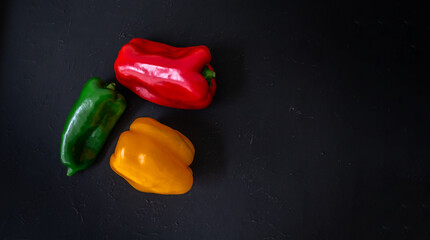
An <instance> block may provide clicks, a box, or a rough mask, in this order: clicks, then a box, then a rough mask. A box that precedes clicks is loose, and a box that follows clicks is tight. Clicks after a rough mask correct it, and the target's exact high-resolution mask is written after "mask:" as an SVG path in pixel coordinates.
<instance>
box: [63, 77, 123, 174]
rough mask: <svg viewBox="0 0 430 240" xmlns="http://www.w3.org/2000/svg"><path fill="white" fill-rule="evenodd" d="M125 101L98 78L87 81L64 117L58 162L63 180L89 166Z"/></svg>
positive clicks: (118, 116)
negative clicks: (61, 164)
mask: <svg viewBox="0 0 430 240" xmlns="http://www.w3.org/2000/svg"><path fill="white" fill-rule="evenodd" d="M126 105H127V104H126V101H125V98H124V96H122V95H121V94H120V93H118V92H117V91H116V90H115V84H114V83H110V84H106V83H104V81H103V80H101V79H100V78H91V79H89V80H88V81H87V83H86V84H85V86H84V87H83V89H82V92H81V95H80V96H79V99H78V100H77V101H76V103H75V105H74V106H73V108H72V110H71V111H70V113H69V116H68V117H67V120H66V124H65V126H64V130H63V134H62V138H61V151H60V154H61V162H62V163H63V164H64V165H65V166H66V167H67V176H72V175H73V174H75V173H76V172H77V171H81V170H84V169H86V168H88V167H89V166H91V164H93V162H94V161H95V160H96V158H97V155H98V154H99V152H100V150H101V149H102V147H103V145H104V143H105V141H106V139H107V137H108V136H109V133H110V132H111V131H112V129H113V127H114V126H115V124H116V122H117V121H118V119H119V118H120V117H121V115H122V114H123V112H124V110H125V107H126Z"/></svg>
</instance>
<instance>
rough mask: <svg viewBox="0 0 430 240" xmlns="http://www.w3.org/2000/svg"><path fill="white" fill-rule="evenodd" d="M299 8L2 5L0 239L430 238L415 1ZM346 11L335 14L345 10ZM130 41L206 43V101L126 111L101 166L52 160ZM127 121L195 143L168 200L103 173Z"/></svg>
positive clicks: (421, 40)
mask: <svg viewBox="0 0 430 240" xmlns="http://www.w3.org/2000/svg"><path fill="white" fill-rule="evenodd" d="M320 2H321V3H320V4H315V3H309V2H306V1H285V2H284V1H279V2H276V1H254V2H250V1H220V0H218V1H193V2H191V1H155V0H154V1H129V2H127V1H119V0H118V1H102V0H91V1H42V0H40V1H19V0H17V1H9V2H5V1H2V16H1V17H2V19H3V21H2V29H1V71H0V76H1V82H0V115H1V118H0V126H1V134H0V137H1V138H0V141H1V142H0V159H1V162H0V163H1V167H0V179H1V185H0V191H1V198H0V239H342V240H343V239H430V233H429V231H430V230H429V229H430V217H429V216H430V194H429V191H430V180H429V170H430V164H429V160H430V151H429V140H428V136H429V130H430V129H429V126H428V124H429V122H430V121H429V120H430V116H429V111H430V101H429V100H430V98H429V88H428V87H426V86H425V84H424V83H425V82H428V80H429V73H428V67H429V61H428V53H429V52H428V47H427V45H428V44H429V42H430V41H429V40H430V38H429V33H430V27H429V22H428V21H427V20H426V19H420V13H419V9H420V6H418V5H416V6H413V5H412V4H405V3H400V2H397V1H394V2H390V3H389V4H384V5H382V4H381V5H377V4H375V3H372V4H365V3H362V2H360V3H357V4H355V3H344V2H340V3H337V4H326V3H322V2H324V1H320ZM345 2H349V1H345ZM133 37H143V38H148V39H150V40H155V41H160V42H164V43H168V44H171V45H174V46H189V45H199V44H204V45H207V46H208V47H209V48H210V49H211V52H212V56H213V60H212V64H213V66H214V68H215V70H216V72H217V82H218V86H219V88H218V91H217V94H216V96H215V98H214V101H213V104H212V105H211V106H210V107H209V108H207V109H205V110H201V111H184V110H176V109H169V108H165V107H161V106H157V105H154V104H152V103H149V102H146V101H144V100H142V99H140V98H139V97H137V96H136V95H134V94H133V93H132V92H130V91H129V90H127V89H125V88H123V87H120V91H121V92H123V93H124V95H125V97H126V98H127V100H128V108H127V110H126V112H125V114H124V116H123V117H122V118H121V119H120V121H119V123H118V125H117V126H116V127H115V129H114V131H113V133H112V134H111V136H110V137H109V139H108V141H107V143H106V145H105V147H104V149H103V151H102V153H101V154H100V157H99V159H98V161H97V163H96V164H95V165H94V166H92V167H91V168H90V169H88V170H87V171H84V172H82V173H78V174H76V175H75V176H73V177H67V176H66V169H65V167H64V166H63V165H61V163H60V159H59V149H60V137H61V132H62V130H63V124H64V122H65V120H66V117H67V114H68V112H69V110H70V108H71V107H72V105H73V103H74V102H75V101H76V99H77V97H78V95H79V93H80V90H81V88H82V86H83V84H84V83H85V82H86V80H87V79H88V78H90V77H92V76H98V77H101V78H103V79H106V80H109V81H114V71H113V63H114V60H115V58H116V55H117V52H118V50H119V49H120V47H121V46H122V45H123V44H125V43H127V42H128V41H129V40H130V39H131V38H133ZM141 116H150V117H153V118H156V119H158V120H160V121H161V122H162V123H165V124H167V125H169V126H171V127H173V128H175V129H178V130H179V131H181V132H182V133H184V134H185V135H186V136H188V137H189V138H190V139H191V141H192V142H193V143H194V144H195V147H196V149H197V154H196V157H195V160H194V163H193V165H192V169H193V170H194V173H195V174H194V175H195V184H194V186H193V188H192V190H191V191H190V192H189V193H188V194H186V195H182V196H161V195H154V194H146V193H140V192H138V191H136V190H134V189H133V188H132V187H130V186H129V185H128V184H127V183H126V182H125V181H124V180H123V179H122V178H120V177H119V176H117V175H116V174H115V173H114V172H113V171H112V170H111V169H110V167H109V157H110V155H111V154H112V153H113V150H114V147H115V144H116V141H117V139H118V136H119V134H120V133H121V132H123V131H125V130H126V129H128V127H129V125H130V124H131V122H132V121H133V120H134V119H135V118H137V117H141Z"/></svg>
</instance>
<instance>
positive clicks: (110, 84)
mask: <svg viewBox="0 0 430 240" xmlns="http://www.w3.org/2000/svg"><path fill="white" fill-rule="evenodd" d="M115 86H116V84H115V83H109V84H108V85H107V86H106V88H107V89H110V90H115Z"/></svg>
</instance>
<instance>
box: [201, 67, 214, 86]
mask: <svg viewBox="0 0 430 240" xmlns="http://www.w3.org/2000/svg"><path fill="white" fill-rule="evenodd" d="M202 74H203V77H205V78H206V81H208V84H209V87H210V86H212V78H215V72H214V71H212V70H210V69H209V67H208V65H206V66H204V67H203V69H202Z"/></svg>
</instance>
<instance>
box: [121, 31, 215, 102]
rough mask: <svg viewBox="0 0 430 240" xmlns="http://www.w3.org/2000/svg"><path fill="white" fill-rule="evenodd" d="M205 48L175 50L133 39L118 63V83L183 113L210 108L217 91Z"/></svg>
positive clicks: (161, 44) (143, 96)
mask: <svg viewBox="0 0 430 240" xmlns="http://www.w3.org/2000/svg"><path fill="white" fill-rule="evenodd" d="M210 61H211V53H210V51H209V49H208V48H207V47H206V46H193V47H183V48H178V47H172V46H169V45H166V44H163V43H158V42H154V41H149V40H146V39H142V38H134V39H132V40H131V41H130V42H129V43H127V44H126V45H124V46H123V47H122V48H121V50H120V51H119V53H118V57H117V59H116V61H115V66H114V68H115V73H116V78H117V79H118V82H120V83H121V84H122V85H124V86H125V87H127V88H128V89H130V90H131V91H133V92H134V93H136V94H137V95H139V96H140V97H142V98H144V99H146V100H148V101H151V102H153V103H156V104H159V105H163V106H166V107H172V108H180V109H202V108H206V107H207V106H209V104H210V103H211V102H212V98H213V96H214V94H215V90H216V82H215V72H214V71H213V68H212V66H211V65H210V64H209V63H210Z"/></svg>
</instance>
